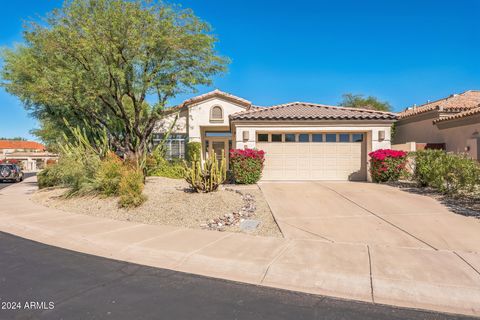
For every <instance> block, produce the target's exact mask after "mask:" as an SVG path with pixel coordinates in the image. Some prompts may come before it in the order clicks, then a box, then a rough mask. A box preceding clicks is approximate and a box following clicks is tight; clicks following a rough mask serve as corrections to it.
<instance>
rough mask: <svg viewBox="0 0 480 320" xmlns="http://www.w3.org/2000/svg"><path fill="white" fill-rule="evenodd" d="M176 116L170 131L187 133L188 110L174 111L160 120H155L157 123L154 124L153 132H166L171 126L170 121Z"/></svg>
mask: <svg viewBox="0 0 480 320" xmlns="http://www.w3.org/2000/svg"><path fill="white" fill-rule="evenodd" d="M177 116H178V118H177V122H176V123H175V126H174V127H173V129H172V133H187V116H188V110H182V111H180V112H175V113H173V114H171V115H168V116H167V117H165V118H163V119H161V120H160V121H157V123H156V124H155V129H154V132H156V133H163V132H167V131H168V129H170V127H171V126H172V123H173V121H174V120H175V117H177Z"/></svg>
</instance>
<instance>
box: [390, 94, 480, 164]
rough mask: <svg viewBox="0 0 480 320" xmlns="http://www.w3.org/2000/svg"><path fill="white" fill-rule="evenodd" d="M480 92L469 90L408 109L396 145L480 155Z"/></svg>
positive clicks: (477, 157) (397, 124) (473, 155)
mask: <svg viewBox="0 0 480 320" xmlns="http://www.w3.org/2000/svg"><path fill="white" fill-rule="evenodd" d="M479 108H480V91H477V90H469V91H465V92H463V93H460V94H453V95H450V96H449V97H447V98H443V99H440V100H436V101H433V102H428V103H426V104H424V105H421V106H418V107H413V108H408V109H407V110H405V111H403V112H401V113H399V120H398V121H397V123H396V130H395V137H394V143H395V144H405V143H409V142H415V143H417V144H425V145H426V146H427V147H428V146H429V145H430V146H433V147H442V148H443V149H445V150H446V151H448V152H467V153H469V154H470V156H471V157H472V158H474V159H480V158H479V155H478V152H477V151H476V150H478V147H479V144H478V143H479V131H480V121H479V119H480V116H479V115H478V114H479V111H478V109H479Z"/></svg>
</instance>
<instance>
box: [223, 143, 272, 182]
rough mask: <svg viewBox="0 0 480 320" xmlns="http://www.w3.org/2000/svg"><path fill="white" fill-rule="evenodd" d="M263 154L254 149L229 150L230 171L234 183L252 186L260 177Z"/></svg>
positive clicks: (263, 160)
mask: <svg viewBox="0 0 480 320" xmlns="http://www.w3.org/2000/svg"><path fill="white" fill-rule="evenodd" d="M264 162H265V152H264V151H263V150H256V149H232V150H230V170H231V171H232V175H233V179H234V180H235V183H239V184H253V183H257V182H258V180H260V178H261V177H262V170H263V164H264Z"/></svg>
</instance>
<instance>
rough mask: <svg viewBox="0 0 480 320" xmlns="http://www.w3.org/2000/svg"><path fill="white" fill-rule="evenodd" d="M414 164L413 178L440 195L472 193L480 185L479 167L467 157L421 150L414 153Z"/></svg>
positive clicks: (438, 151)
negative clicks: (440, 193)
mask: <svg viewBox="0 0 480 320" xmlns="http://www.w3.org/2000/svg"><path fill="white" fill-rule="evenodd" d="M414 164H415V170H414V176H413V178H414V179H415V180H416V181H417V182H418V183H419V184H420V185H421V186H424V187H426V186H428V187H432V188H435V189H438V190H439V191H440V192H442V193H447V194H455V193H458V192H461V191H467V192H472V191H474V190H475V188H476V187H477V186H478V185H479V184H480V166H479V164H478V162H477V161H475V160H472V159H470V158H469V157H468V156H467V155H463V154H454V153H446V152H445V151H442V150H422V151H417V152H415V153H414Z"/></svg>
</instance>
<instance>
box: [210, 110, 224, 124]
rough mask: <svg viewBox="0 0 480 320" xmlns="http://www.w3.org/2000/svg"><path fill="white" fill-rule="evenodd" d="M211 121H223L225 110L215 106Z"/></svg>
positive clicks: (211, 113)
mask: <svg viewBox="0 0 480 320" xmlns="http://www.w3.org/2000/svg"><path fill="white" fill-rule="evenodd" d="M210 121H223V109H222V107H220V106H213V107H212V109H211V110H210Z"/></svg>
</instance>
